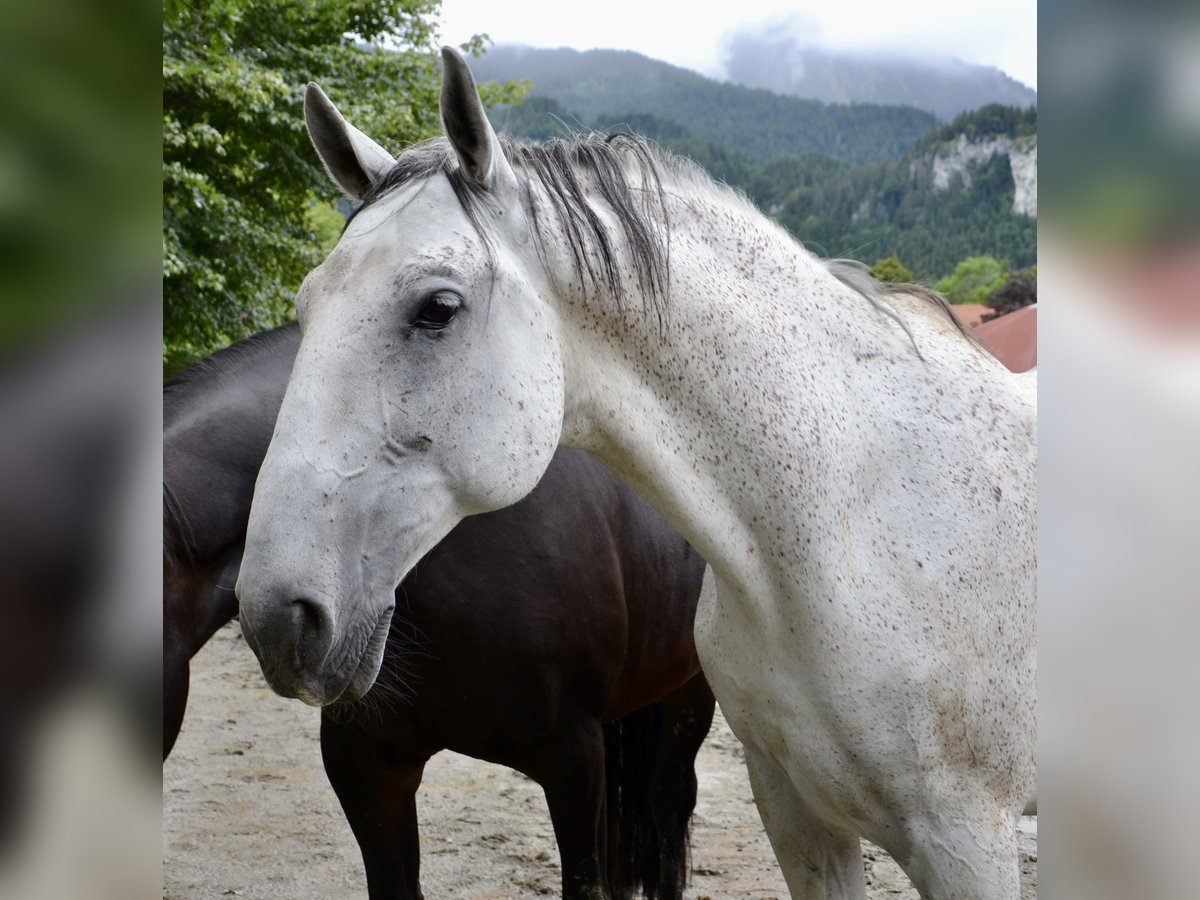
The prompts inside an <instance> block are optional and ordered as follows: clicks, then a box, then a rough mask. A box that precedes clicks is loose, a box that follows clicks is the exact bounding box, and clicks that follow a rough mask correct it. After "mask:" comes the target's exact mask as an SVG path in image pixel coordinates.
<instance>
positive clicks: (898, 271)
mask: <svg viewBox="0 0 1200 900" xmlns="http://www.w3.org/2000/svg"><path fill="white" fill-rule="evenodd" d="M871 275H872V276H874V278H875V280H876V281H886V282H890V283H891V284H908V283H909V282H911V281H912V280H913V275H912V272H910V271H908V268H907V267H906V266H905V265H904V263H902V262H900V257H898V256H897V255H896V254H895V253H893V254H892V255H891V256H889V257H886V258H885V259H879V260H876V261H875V265H873V266H871Z"/></svg>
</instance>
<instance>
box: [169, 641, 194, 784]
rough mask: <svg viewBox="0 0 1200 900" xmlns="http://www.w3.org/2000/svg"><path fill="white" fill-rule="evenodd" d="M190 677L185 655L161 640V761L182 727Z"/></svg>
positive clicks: (173, 743)
mask: <svg viewBox="0 0 1200 900" xmlns="http://www.w3.org/2000/svg"><path fill="white" fill-rule="evenodd" d="M190 679H191V666H190V665H189V663H188V659H187V657H186V656H183V655H182V654H181V653H179V652H178V650H177V648H175V647H174V646H170V647H168V646H167V642H166V641H164V642H163V674H162V686H163V696H162V700H163V717H162V739H163V762H166V761H167V757H168V756H170V755H171V749H172V748H173V747H174V746H175V739H176V738H177V737H179V730H180V729H181V728H182V727H183V713H184V710H185V709H186V708H187V699H188V683H189V681H190Z"/></svg>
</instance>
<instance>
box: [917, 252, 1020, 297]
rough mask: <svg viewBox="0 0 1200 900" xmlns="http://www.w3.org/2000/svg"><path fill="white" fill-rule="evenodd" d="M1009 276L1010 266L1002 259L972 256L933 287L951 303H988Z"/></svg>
mask: <svg viewBox="0 0 1200 900" xmlns="http://www.w3.org/2000/svg"><path fill="white" fill-rule="evenodd" d="M1008 278H1009V272H1008V266H1007V265H1005V264H1004V263H1003V262H1001V261H1000V260H998V259H994V258H993V257H991V256H972V257H971V258H970V259H964V260H963V261H962V262H960V263H959V264H958V265H957V266H955V268H954V273H953V274H952V275H948V276H946V277H945V278H943V279H942V280H941V281H939V282H938V283H937V284H935V285H934V286H933V287H934V290H936V291H937V292H938V293H940V294H942V295H943V296H944V297H945V298H946V299H947V300H949V301H950V302H951V303H987V301H988V298H989V297H991V296H992V295H993V294H995V293H996V292H997V291H999V290H1000V289H1001V288H1002V287H1004V286H1005V285H1006V284H1007V283H1008Z"/></svg>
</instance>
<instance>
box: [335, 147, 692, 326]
mask: <svg viewBox="0 0 1200 900" xmlns="http://www.w3.org/2000/svg"><path fill="white" fill-rule="evenodd" d="M499 140H500V146H501V149H502V151H503V153H504V155H505V158H506V159H507V160H508V162H509V164H510V165H511V166H512V167H513V169H514V171H516V173H517V175H518V181H519V185H520V187H519V190H520V198H521V203H522V206H523V208H524V211H525V214H526V216H527V217H528V219H529V221H530V223H531V224H532V226H533V228H534V232H535V233H536V234H537V236H538V238H539V241H537V242H536V244H537V247H538V252H539V254H540V253H542V247H543V246H544V245H546V244H548V243H551V233H550V232H549V230H548V225H549V224H550V222H549V217H548V216H547V212H552V213H553V214H554V215H555V218H556V221H557V224H559V225H561V226H562V228H563V231H564V233H565V237H566V241H567V245H568V248H569V250H570V253H571V257H572V260H573V262H574V266H575V271H576V272H577V273H578V275H579V277H580V280H581V283H582V287H583V290H584V291H585V293H590V294H592V295H596V294H599V293H602V292H603V293H606V294H607V295H609V296H610V297H611V298H612V299H613V301H614V302H615V303H617V305H618V307H620V306H621V305H622V302H623V300H624V298H625V297H627V296H628V295H629V294H630V293H631V292H630V291H629V290H628V288H627V286H626V285H625V282H624V278H623V277H622V275H621V260H620V259H619V258H618V256H617V251H616V246H615V244H614V242H613V239H612V237H611V235H610V233H609V229H608V226H606V225H605V224H604V222H603V221H602V220H601V218H600V216H599V215H598V214H597V212H596V209H595V208H594V207H593V206H592V204H591V203H589V202H588V200H587V193H586V188H588V187H594V188H595V189H596V190H598V191H599V193H600V195H601V197H602V198H603V200H604V202H605V204H606V205H607V207H608V208H609V210H611V212H612V214H613V216H614V218H615V219H616V220H617V222H618V224H619V226H620V228H621V230H622V232H624V236H625V240H626V243H627V245H628V248H629V252H630V254H631V255H632V259H633V269H634V278H635V281H636V287H637V288H638V290H637V293H639V294H641V295H642V296H643V297H644V298H646V301H647V303H648V304H649V306H650V307H651V309H653V311H654V312H655V313H657V315H658V316H659V319H660V321H661V318H662V312H663V311H662V304H663V303H665V301H666V295H667V287H668V282H669V278H668V271H669V268H668V263H669V255H670V251H669V247H668V242H667V236H668V234H669V231H670V228H669V220H668V216H667V204H666V198H665V195H664V192H663V188H662V181H661V177H660V172H661V171H662V169H663V165H664V162H665V158H664V156H663V154H662V151H659V150H658V149H657V148H654V147H653V146H652V145H651V144H650V143H649V142H647V141H645V140H644V139H642V138H639V137H636V136H634V135H631V134H626V133H623V132H618V133H615V134H609V135H604V134H599V133H592V134H587V135H579V136H576V137H573V138H556V139H553V140H550V141H547V142H545V143H540V144H533V143H526V142H521V141H516V140H514V139H512V138H510V137H508V136H507V135H502V136H500V139H499ZM437 173H441V174H443V175H445V176H446V177H447V178H448V179H449V181H450V185H451V187H452V188H453V189H454V193H455V196H456V197H457V198H458V201H459V203H460V204H461V205H462V208H463V210H464V211H465V212H466V214H467V218H468V219H469V220H470V222H471V225H472V226H473V227H474V229H475V231H476V233H477V234H478V235H479V237H480V239H481V240H482V241H483V243H484V246H485V247H486V248H487V249H488V252H489V253H490V252H491V241H490V239H489V235H488V229H487V228H486V227H485V222H486V219H487V217H488V215H489V206H488V199H487V195H486V193H485V191H483V189H481V188H480V187H479V186H478V185H477V184H476V183H475V182H474V181H473V180H471V179H468V178H467V177H466V176H465V175H464V174H463V172H462V170H461V169H460V168H459V166H458V160H457V157H456V156H455V154H454V151H453V149H452V148H451V146H450V143H449V141H447V140H446V139H445V138H434V139H433V140H430V141H425V142H423V143H420V144H417V145H415V146H413V147H410V148H408V149H406V150H405V151H404V152H403V153H402V154H401V155H400V157H399V158H398V159H397V160H396V165H395V166H393V167H392V168H391V169H390V170H389V171H388V172H386V173H385V174H384V175H382V176H381V177H380V178H378V179H376V180H375V182H373V183H372V184H371V186H370V187H369V188H368V189H367V191H366V192H365V193H364V195H363V197H362V203H361V205H359V207H358V208H357V209H355V211H354V213H353V214H352V215H351V217H350V219H351V220H353V218H354V216H355V215H357V214H358V213H359V212H360V211H362V210H363V209H365V208H367V207H368V206H370V205H371V204H372V203H374V202H375V201H377V200H378V199H380V198H381V197H383V196H384V195H385V194H388V193H390V192H391V191H392V190H394V189H396V188H398V187H401V186H403V185H405V184H408V183H411V182H415V181H418V180H423V179H426V178H429V177H431V176H433V175H435V174H437ZM585 182H586V183H585ZM535 183H536V184H537V185H538V186H539V187H540V188H541V194H540V195H539V192H538V191H536V190H534V184H535ZM541 196H544V197H546V198H548V200H549V204H550V210H547V209H545V208H543V206H542V200H541ZM347 224H349V222H347ZM543 259H544V257H543ZM547 268H548V267H547Z"/></svg>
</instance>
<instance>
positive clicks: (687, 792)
mask: <svg viewBox="0 0 1200 900" xmlns="http://www.w3.org/2000/svg"><path fill="white" fill-rule="evenodd" d="M715 707H716V700H715V698H714V697H713V694H712V690H711V689H710V688H709V686H708V682H707V681H705V679H704V676H703V675H696V676H694V677H693V678H692V679H691V680H690V681H688V682H687V684H685V685H684V686H683V687H681V688H679V689H678V690H677V691H675V692H674V693H673V694H671V695H669V696H668V697H666V698H664V699H663V701H662V743H661V744H660V746H659V750H658V757H657V759H656V760H655V764H654V779H653V782H652V784H651V795H652V800H651V802H652V804H653V816H654V828H655V831H656V832H657V838H658V858H659V863H658V883H657V884H656V885H646V897H647V898H648V900H655V898H660V900H682V897H683V889H684V886H685V885H686V884H687V862H688V860H687V853H688V823H689V822H690V821H691V818H692V812H693V811H694V810H695V808H696V755H697V754H698V753H699V752H700V746H701V744H703V743H704V739H705V738H706V737H707V736H708V731H709V729H710V728H711V727H712V720H713V709H714V708H715Z"/></svg>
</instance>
